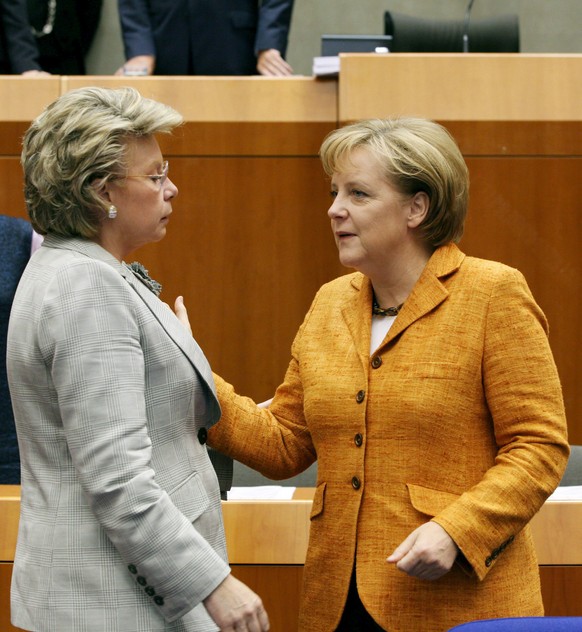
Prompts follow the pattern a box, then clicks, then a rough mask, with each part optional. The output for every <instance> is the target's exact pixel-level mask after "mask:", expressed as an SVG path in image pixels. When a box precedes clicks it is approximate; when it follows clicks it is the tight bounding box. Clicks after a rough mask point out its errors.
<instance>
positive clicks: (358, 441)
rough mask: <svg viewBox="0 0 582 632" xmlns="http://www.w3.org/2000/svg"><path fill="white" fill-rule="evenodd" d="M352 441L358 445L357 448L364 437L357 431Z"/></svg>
mask: <svg viewBox="0 0 582 632" xmlns="http://www.w3.org/2000/svg"><path fill="white" fill-rule="evenodd" d="M354 443H355V444H356V445H357V446H358V448H359V447H360V446H361V445H362V443H364V437H362V435H361V434H360V433H359V432H358V433H357V434H356V436H355V437H354Z"/></svg>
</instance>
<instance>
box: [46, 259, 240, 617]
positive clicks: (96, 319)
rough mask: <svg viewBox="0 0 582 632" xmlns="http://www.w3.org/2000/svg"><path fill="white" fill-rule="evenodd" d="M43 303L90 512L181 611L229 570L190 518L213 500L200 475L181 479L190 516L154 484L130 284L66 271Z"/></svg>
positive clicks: (167, 610)
mask: <svg viewBox="0 0 582 632" xmlns="http://www.w3.org/2000/svg"><path fill="white" fill-rule="evenodd" d="M51 286H52V287H49V288H48V289H47V295H46V298H45V301H44V304H43V306H42V314H41V315H42V318H41V320H40V322H41V335H40V340H41V345H42V350H43V355H44V356H45V359H46V362H47V364H48V365H49V366H51V367H52V369H51V372H52V378H53V382H54V385H55V388H56V390H57V393H58V402H59V410H60V416H61V418H62V423H63V431H64V433H65V435H66V440H67V444H68V447H69V451H70V454H71V458H72V460H73V464H74V466H75V469H76V471H77V474H78V477H79V480H80V483H81V485H82V487H83V491H84V493H85V496H86V498H87V502H88V503H89V505H90V507H91V510H92V511H93V513H94V515H95V517H96V519H97V520H98V521H99V523H100V524H101V526H102V527H103V528H104V530H105V532H106V533H107V536H108V538H109V539H110V540H111V542H112V543H113V545H114V546H115V548H116V549H117V550H118V552H119V553H120V555H121V557H122V558H123V559H124V561H125V563H126V564H127V565H128V569H129V570H128V572H130V573H137V570H135V569H139V577H138V576H137V575H136V579H137V581H138V582H139V581H140V577H141V578H142V579H143V578H144V577H145V578H147V582H148V584H149V585H150V586H155V589H156V593H157V595H159V596H160V597H161V598H162V601H163V602H162V603H159V604H158V605H159V606H160V613H161V614H162V615H163V616H164V618H165V619H167V620H168V621H174V620H176V619H178V618H179V617H181V616H183V615H184V614H186V613H187V612H189V611H190V610H191V609H192V608H194V607H195V606H196V605H197V604H199V603H200V602H201V601H202V600H203V599H205V598H206V597H207V596H208V595H209V594H210V593H211V592H212V591H213V590H214V589H215V588H216V587H217V586H218V585H219V584H220V583H221V582H222V581H223V580H224V578H225V577H226V576H227V575H228V574H229V568H228V564H227V563H226V562H225V560H223V559H222V558H221V557H220V556H219V555H218V554H217V553H216V552H215V550H214V549H213V548H212V547H211V545H210V544H209V543H208V542H207V541H206V540H205V539H204V537H203V536H202V535H201V534H200V533H198V531H197V530H196V528H195V527H194V525H193V524H192V523H193V521H194V520H196V518H198V517H199V516H200V515H201V514H202V513H203V512H204V511H205V510H206V509H207V508H208V505H209V500H208V496H207V495H206V492H205V489H204V487H203V485H202V484H201V483H198V482H197V477H196V476H192V477H190V478H189V479H188V480H187V481H185V482H184V484H183V486H182V488H180V489H181V490H182V491H181V492H180V493H184V494H189V495H190V496H191V497H192V498H195V499H196V500H195V501H194V500H193V503H194V505H195V506H196V512H198V513H197V514H196V515H189V516H186V515H184V514H183V513H182V512H181V511H180V510H179V509H178V508H177V506H176V505H175V504H174V502H173V501H172V498H171V497H170V495H169V494H168V493H167V492H166V491H165V490H163V489H162V488H161V487H160V486H159V485H158V483H157V481H156V476H155V471H154V469H153V468H152V464H151V456H152V440H151V438H150V434H149V429H148V418H147V414H146V403H145V391H146V375H147V370H146V369H147V367H146V366H145V362H144V354H143V349H142V344H144V342H147V341H144V340H142V338H143V332H142V330H141V328H140V323H139V322H138V317H137V313H136V311H135V307H134V305H135V303H134V300H133V298H132V292H133V291H132V290H131V288H130V286H129V285H128V284H127V283H126V282H125V281H124V280H123V278H122V277H121V276H120V275H119V274H118V273H117V272H116V271H115V270H113V269H112V268H111V267H110V266H108V265H106V264H102V263H100V262H95V261H90V262H89V263H86V262H83V263H76V264H73V265H71V266H68V267H66V268H63V269H62V270H61V271H59V273H58V274H57V275H56V276H55V278H54V279H53V280H52V282H51Z"/></svg>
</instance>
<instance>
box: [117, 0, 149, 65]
mask: <svg viewBox="0 0 582 632" xmlns="http://www.w3.org/2000/svg"><path fill="white" fill-rule="evenodd" d="M118 8H119V22H120V25H121V36H122V38H123V47H124V50H125V58H126V59H131V58H132V57H136V56H137V55H154V56H155V54H156V46H155V43H154V35H153V27H152V23H151V18H150V2H149V1H148V0H118Z"/></svg>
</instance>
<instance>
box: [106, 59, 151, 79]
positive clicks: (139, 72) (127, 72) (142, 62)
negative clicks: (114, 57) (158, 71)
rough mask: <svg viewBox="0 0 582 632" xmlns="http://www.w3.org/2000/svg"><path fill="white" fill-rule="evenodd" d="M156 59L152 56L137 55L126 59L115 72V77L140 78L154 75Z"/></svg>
mask: <svg viewBox="0 0 582 632" xmlns="http://www.w3.org/2000/svg"><path fill="white" fill-rule="evenodd" d="M155 63H156V58H155V57H154V56H153V55H138V56H137V57H132V58H131V59H128V60H127V61H126V62H125V64H123V66H121V68H118V69H117V70H116V71H115V74H116V75H117V76H122V77H123V76H126V77H140V76H147V75H153V74H154V66H155Z"/></svg>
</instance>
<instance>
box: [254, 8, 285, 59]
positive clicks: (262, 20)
mask: <svg viewBox="0 0 582 632" xmlns="http://www.w3.org/2000/svg"><path fill="white" fill-rule="evenodd" d="M293 2H294V0H263V2H262V3H261V8H260V10H259V23H258V26H257V37H256V41H255V54H258V53H259V51H262V50H267V49H269V48H275V49H276V50H278V51H279V52H280V53H281V55H282V56H283V57H284V56H285V53H286V52H287V42H288V38H289V29H290V26H291V14H292V12H293Z"/></svg>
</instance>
